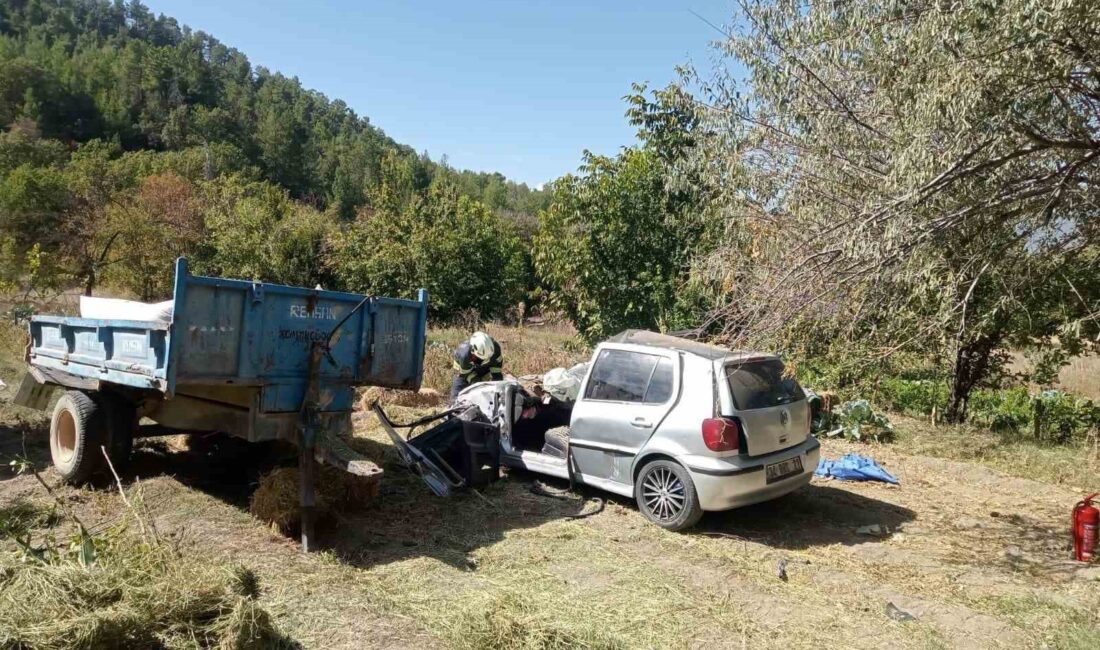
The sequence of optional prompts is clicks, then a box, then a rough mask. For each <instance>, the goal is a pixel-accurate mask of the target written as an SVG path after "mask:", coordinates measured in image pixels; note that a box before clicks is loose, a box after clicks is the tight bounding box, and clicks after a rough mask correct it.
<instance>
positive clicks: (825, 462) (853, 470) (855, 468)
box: [814, 454, 898, 485]
mask: <svg viewBox="0 0 1100 650" xmlns="http://www.w3.org/2000/svg"><path fill="white" fill-rule="evenodd" d="M814 475H815V476H823V477H826V478H830V477H831V478H835V479H840V480H842V481H883V482H884V483H893V484H894V485H897V484H898V479H897V478H896V477H895V476H894V475H893V474H891V473H890V472H887V471H886V470H885V469H883V468H882V466H881V465H879V464H878V463H877V462H875V461H874V459H872V458H867V457H866V456H860V455H859V454H845V455H843V456H841V457H840V458H839V459H837V460H829V459H827V458H826V459H822V461H821V462H820V463H818V465H817V469H816V470H814Z"/></svg>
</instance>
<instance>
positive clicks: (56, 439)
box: [50, 390, 107, 484]
mask: <svg viewBox="0 0 1100 650" xmlns="http://www.w3.org/2000/svg"><path fill="white" fill-rule="evenodd" d="M106 424H107V422H106V416H105V413H104V410H103V409H102V408H101V407H100V404H99V402H98V401H97V400H96V399H95V398H93V397H92V396H91V395H89V394H87V393H82V392H80V391H78V390H68V391H65V393H64V394H63V395H62V396H61V398H60V399H59V400H57V405H56V406H55V407H54V409H53V417H52V418H50V456H51V458H52V459H53V465H54V467H56V468H57V471H58V473H59V474H61V478H63V479H64V480H65V482H67V483H72V484H79V483H84V482H86V481H87V480H88V479H90V478H92V477H93V476H94V475H95V474H96V473H97V472H99V470H100V469H101V468H102V467H103V452H101V451H100V450H99V448H100V446H101V445H104V444H106V442H107V427H106Z"/></svg>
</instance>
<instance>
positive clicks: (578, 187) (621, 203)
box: [533, 86, 712, 340]
mask: <svg viewBox="0 0 1100 650" xmlns="http://www.w3.org/2000/svg"><path fill="white" fill-rule="evenodd" d="M645 90H646V89H645V87H643V86H635V95H633V96H631V97H629V98H628V100H629V102H630V106H631V109H630V111H629V112H628V115H629V116H630V118H631V122H632V123H633V124H635V125H636V126H637V127H638V128H639V134H638V135H639V139H640V140H641V141H642V146H641V147H637V148H629V149H624V150H623V151H622V152H621V153H620V154H619V155H618V156H615V157H613V158H611V157H607V156H597V155H594V154H591V153H587V152H586V154H585V162H584V165H582V167H581V169H580V173H579V174H578V175H572V174H571V175H567V176H564V177H562V178H560V179H558V180H557V181H555V182H554V183H553V184H552V185H551V189H550V195H551V200H550V205H549V207H547V208H546V210H544V211H542V212H541V213H540V214H539V230H538V233H537V234H536V236H535V237H534V240H533V249H534V263H535V270H536V272H537V274H538V277H539V279H540V281H541V282H542V283H543V284H544V286H545V288H546V289H547V291H548V293H549V297H550V303H551V304H552V305H553V306H555V307H557V308H558V309H561V310H563V311H564V312H565V313H566V314H567V315H568V316H569V318H570V319H571V320H572V321H573V323H574V324H575V325H576V326H577V329H578V330H579V331H580V332H581V334H582V335H583V336H585V337H586V338H588V339H589V340H596V339H600V338H603V337H606V336H608V335H611V334H614V333H616V332H618V331H620V330H622V329H625V328H630V327H635V328H643V329H662V330H667V329H677V328H681V327H689V326H693V325H695V323H696V322H697V320H698V319H699V318H700V316H699V313H698V311H699V308H700V305H705V304H706V300H705V299H704V297H703V295H702V294H701V293H700V292H699V291H698V286H697V285H695V284H693V283H691V281H690V275H689V272H690V270H691V264H692V260H693V258H694V257H695V256H697V255H699V254H701V253H702V252H703V251H704V250H706V249H707V248H708V247H709V246H710V242H711V241H712V238H711V236H710V234H709V232H708V228H707V220H706V218H705V215H704V213H703V210H702V204H701V203H700V197H701V194H700V192H699V190H698V185H696V187H687V186H686V185H685V184H683V183H681V182H680V179H679V174H678V171H677V169H676V167H677V165H678V164H680V163H681V162H682V155H683V152H684V149H685V147H686V145H687V143H688V142H690V137H691V135H690V129H692V128H693V124H694V121H693V119H692V118H691V117H690V115H684V109H683V107H682V105H681V104H679V103H678V99H677V97H678V91H676V90H675V89H666V90H663V91H660V92H657V93H654V95H653V99H652V100H650V99H648V98H647V97H646V95H645Z"/></svg>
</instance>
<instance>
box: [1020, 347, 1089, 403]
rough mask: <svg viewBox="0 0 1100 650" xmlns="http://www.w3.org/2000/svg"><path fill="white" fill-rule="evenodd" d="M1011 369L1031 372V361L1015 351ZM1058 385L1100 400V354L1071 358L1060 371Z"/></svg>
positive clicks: (1066, 389) (1070, 391)
mask: <svg viewBox="0 0 1100 650" xmlns="http://www.w3.org/2000/svg"><path fill="white" fill-rule="evenodd" d="M1009 370H1011V371H1013V372H1025V373H1026V372H1030V371H1031V362H1030V361H1028V359H1027V357H1026V356H1024V355H1023V354H1021V353H1013V354H1012V360H1011V363H1010V364H1009ZM1056 387H1057V388H1060V389H1062V390H1064V391H1066V392H1069V393H1073V394H1075V395H1080V396H1082V397H1087V398H1089V399H1093V400H1100V354H1089V355H1085V356H1081V357H1074V358H1072V359H1070V361H1069V363H1068V364H1067V365H1065V366H1063V367H1062V369H1061V370H1060V371H1059V373H1058V382H1057V384H1056Z"/></svg>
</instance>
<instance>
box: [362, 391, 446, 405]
mask: <svg viewBox="0 0 1100 650" xmlns="http://www.w3.org/2000/svg"><path fill="white" fill-rule="evenodd" d="M375 402H378V403H379V404H381V405H382V406H411V407H416V408H434V407H437V406H442V405H443V402H444V399H443V395H442V393H440V392H439V391H437V390H435V389H433V388H428V387H424V388H421V389H420V390H418V391H415V392H414V391H411V390H397V389H394V388H381V387H379V386H371V387H370V388H367V389H366V390H364V391H363V396H362V397H361V398H360V399H359V408H361V409H362V410H364V411H368V410H370V407H371V404H374V403H375Z"/></svg>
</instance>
